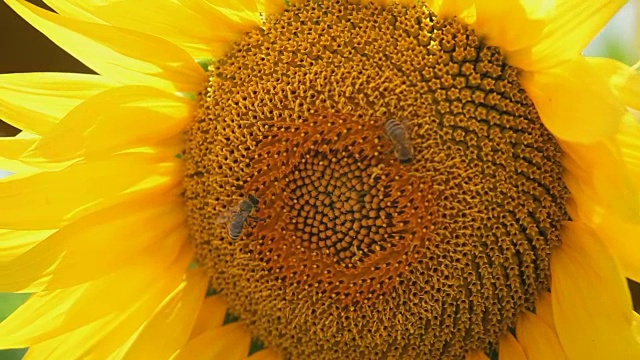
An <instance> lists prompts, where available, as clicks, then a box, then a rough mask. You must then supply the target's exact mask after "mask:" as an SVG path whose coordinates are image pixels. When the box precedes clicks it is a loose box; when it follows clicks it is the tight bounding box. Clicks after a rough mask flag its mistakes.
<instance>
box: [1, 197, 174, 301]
mask: <svg viewBox="0 0 640 360" xmlns="http://www.w3.org/2000/svg"><path fill="white" fill-rule="evenodd" d="M184 218H185V214H184V210H183V208H182V203H181V201H180V199H178V198H177V197H176V198H175V199H174V200H171V199H167V200H159V199H143V200H141V201H137V202H125V203H123V204H121V205H119V206H114V207H109V208H106V209H104V210H101V211H97V212H95V213H91V214H89V215H86V216H84V217H82V218H80V219H78V220H76V221H74V222H72V223H70V224H69V225H67V226H65V227H63V228H62V229H60V230H59V231H57V232H55V233H54V234H52V235H51V236H49V237H48V238H47V239H45V240H43V241H41V242H39V243H38V244H37V245H35V246H33V247H32V248H30V249H28V250H27V251H26V252H24V253H22V254H20V255H19V256H17V257H15V258H14V259H12V260H11V261H9V262H3V263H1V264H0V291H10V292H16V291H24V292H35V291H42V290H55V289H60V288H66V287H70V286H75V285H78V284H81V283H84V282H87V281H91V280H94V279H97V278H100V277H102V276H105V275H107V274H109V273H110V272H112V271H113V269H116V268H118V267H120V266H126V265H128V264H130V263H132V262H135V261H139V259H140V258H141V257H145V258H151V257H152V256H155V257H158V258H159V259H161V260H162V261H164V262H170V261H171V259H172V257H173V256H174V254H175V253H176V251H177V250H178V249H180V247H181V245H182V244H183V243H184V242H185V241H186V233H184V232H182V231H178V230H180V228H181V227H182V226H184ZM131 239H134V240H133V241H132V240H131ZM159 244H161V245H159ZM98 254H99V256H98Z"/></svg>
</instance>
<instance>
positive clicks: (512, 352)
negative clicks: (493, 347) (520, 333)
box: [498, 333, 527, 360]
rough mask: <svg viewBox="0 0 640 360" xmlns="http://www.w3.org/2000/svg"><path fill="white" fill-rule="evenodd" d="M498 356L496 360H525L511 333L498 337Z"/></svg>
mask: <svg viewBox="0 0 640 360" xmlns="http://www.w3.org/2000/svg"><path fill="white" fill-rule="evenodd" d="M498 356H499V357H498V360H527V357H526V356H525V354H524V350H522V346H520V343H518V340H516V339H515V338H514V337H513V335H511V333H506V334H504V335H502V337H500V344H499V347H498Z"/></svg>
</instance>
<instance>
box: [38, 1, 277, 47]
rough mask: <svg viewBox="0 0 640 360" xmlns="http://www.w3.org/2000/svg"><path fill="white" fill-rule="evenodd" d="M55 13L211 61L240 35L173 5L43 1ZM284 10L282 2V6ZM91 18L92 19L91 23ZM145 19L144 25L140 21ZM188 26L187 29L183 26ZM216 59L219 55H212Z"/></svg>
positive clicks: (222, 19) (221, 19)
mask: <svg viewBox="0 0 640 360" xmlns="http://www.w3.org/2000/svg"><path fill="white" fill-rule="evenodd" d="M46 2H47V4H48V5H49V6H51V7H52V8H53V9H54V10H55V11H56V12H57V13H59V14H61V15H64V16H68V17H72V18H76V19H79V20H85V21H93V22H102V23H107V24H111V25H115V26H119V27H123V28H127V29H132V30H136V31H140V32H143V33H147V34H153V35H156V36H159V37H161V38H163V39H167V40H169V41H171V42H173V43H174V44H176V45H178V46H180V47H182V48H183V49H184V50H186V51H187V52H189V54H190V55H191V56H192V57H194V58H198V57H212V56H214V53H216V50H215V49H216V48H218V47H220V46H221V44H224V43H226V44H228V45H230V44H231V43H232V42H233V41H236V40H239V39H240V38H241V37H242V36H243V33H242V32H234V31H231V29H230V28H229V27H228V26H226V25H227V24H226V23H228V22H230V21H231V20H230V19H229V18H227V17H226V16H225V15H224V14H222V13H217V16H216V17H207V16H209V15H211V14H206V13H200V12H198V11H197V8H194V9H192V8H190V7H189V4H188V2H187V3H185V2H184V1H183V2H177V1H154V0H137V1H108V2H105V1H101V0H47V1H46ZM282 4H283V6H284V2H282ZM91 18H93V19H91ZM140 19H145V21H140ZM187 24H188V25H187ZM216 55H220V54H216Z"/></svg>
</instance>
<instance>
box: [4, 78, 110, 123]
mask: <svg viewBox="0 0 640 360" xmlns="http://www.w3.org/2000/svg"><path fill="white" fill-rule="evenodd" d="M116 85H117V83H115V82H114V81H112V80H109V79H107V78H105V77H103V76H99V75H89V74H70V73H24V74H0V99H1V100H0V119H2V120H4V121H5V122H7V123H9V124H11V125H13V126H15V127H17V128H19V129H22V130H26V131H28V132H31V133H33V134H39V135H42V134H44V133H46V132H47V131H48V130H49V129H50V128H51V127H52V126H53V125H54V124H55V123H57V122H58V121H59V120H60V119H61V118H63V117H64V116H65V115H66V114H67V113H68V112H69V111H70V110H71V109H73V108H74V107H76V106H77V105H78V104H80V103H81V102H82V101H84V100H85V99H87V98H88V97H90V96H93V95H95V94H97V93H99V92H101V91H104V90H107V89H109V88H111V87H113V86H116Z"/></svg>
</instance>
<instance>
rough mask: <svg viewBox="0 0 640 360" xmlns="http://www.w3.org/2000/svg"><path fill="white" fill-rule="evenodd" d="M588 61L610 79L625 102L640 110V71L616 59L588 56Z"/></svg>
mask: <svg viewBox="0 0 640 360" xmlns="http://www.w3.org/2000/svg"><path fill="white" fill-rule="evenodd" d="M587 61H588V62H589V63H590V64H591V65H592V66H593V67H594V68H595V69H597V71H598V72H600V73H601V74H602V76H604V77H606V78H608V79H609V83H610V85H611V87H612V88H613V90H614V91H615V93H616V95H618V97H619V98H620V101H622V103H623V104H625V105H626V106H629V107H631V108H634V109H637V110H640V73H638V72H637V71H634V70H633V69H632V68H630V67H629V66H627V65H626V64H623V63H621V62H619V61H617V60H614V59H609V58H587Z"/></svg>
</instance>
